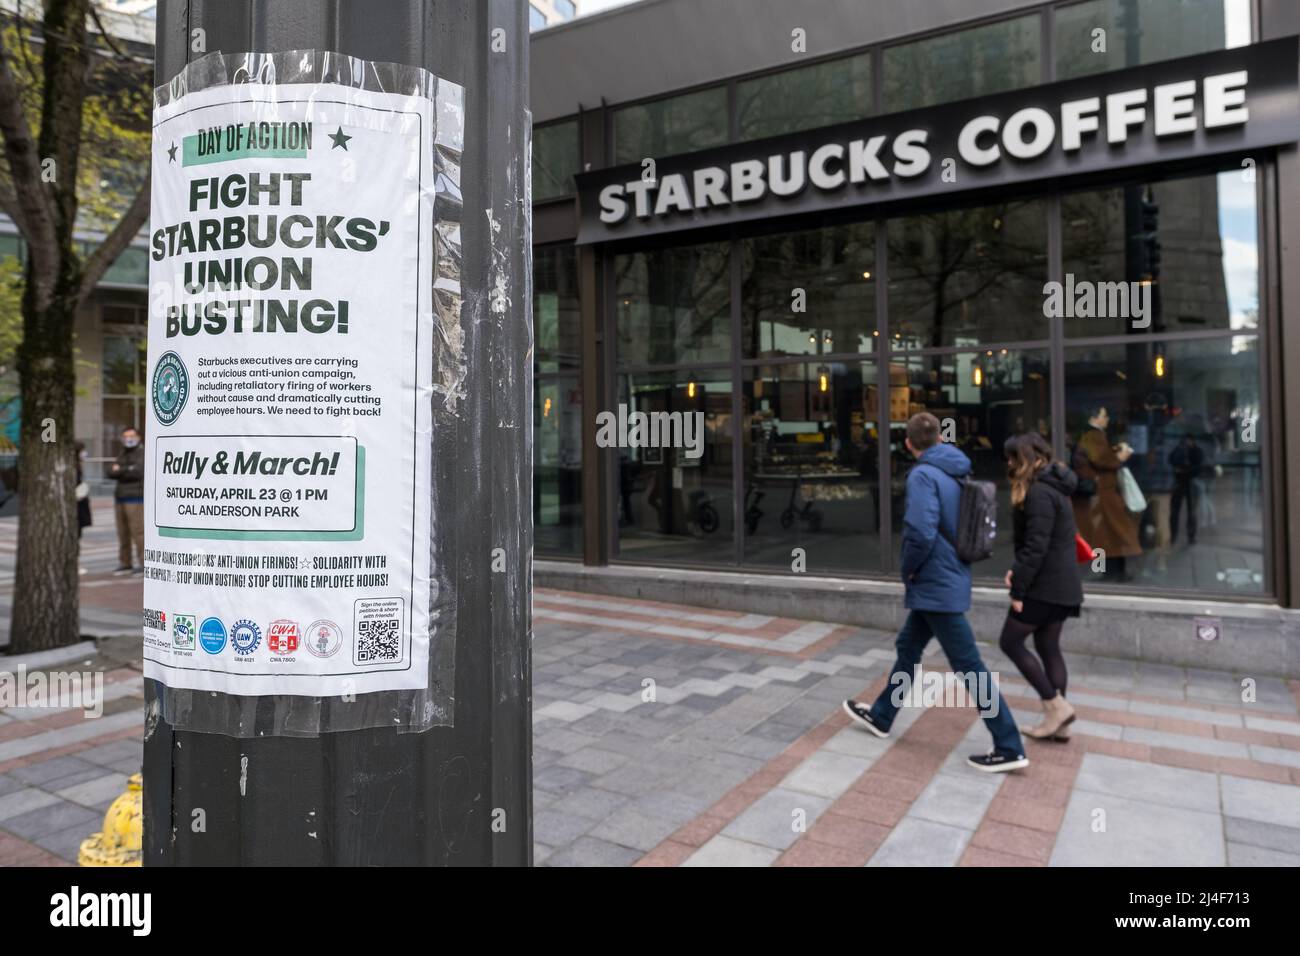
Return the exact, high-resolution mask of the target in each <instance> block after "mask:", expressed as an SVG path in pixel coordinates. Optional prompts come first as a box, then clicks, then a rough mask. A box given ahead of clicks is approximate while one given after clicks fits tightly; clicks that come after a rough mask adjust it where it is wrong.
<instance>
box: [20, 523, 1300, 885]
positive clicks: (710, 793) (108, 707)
mask: <svg viewBox="0 0 1300 956" xmlns="http://www.w3.org/2000/svg"><path fill="white" fill-rule="evenodd" d="M13 539H14V524H13V519H0V616H2V617H3V619H4V621H5V622H6V624H7V620H8V604H9V601H10V599H11V594H12V587H13V560H14V554H13V551H14V544H13ZM82 563H83V564H84V565H85V566H86V567H87V571H88V573H87V574H86V575H85V576H84V577H83V578H82V602H83V622H84V624H83V629H84V630H85V632H86V633H88V634H95V635H101V636H103V635H118V636H109V637H106V638H104V639H102V640H100V641H99V644H98V646H97V647H96V648H95V650H94V653H93V654H89V655H87V656H85V657H84V658H82V659H79V660H76V661H72V662H69V663H66V664H61V665H59V666H60V667H61V668H63V669H83V668H93V669H96V670H101V671H103V672H104V674H105V687H106V694H105V701H106V702H105V705H104V714H103V716H102V717H99V718H97V719H86V718H84V717H83V716H82V714H81V712H80V711H75V710H60V709H51V708H31V709H27V710H22V709H19V708H9V709H7V710H4V711H0V864H10V865H14V864H17V865H62V864H65V863H67V862H69V861H72V860H75V858H76V852H77V847H78V846H79V844H80V842H81V840H82V839H84V838H85V837H86V836H88V835H89V834H90V833H91V832H93V831H94V830H96V829H98V828H99V826H100V822H101V821H102V818H103V812H104V810H105V809H106V807H107V806H108V804H109V803H110V802H111V801H112V799H113V798H114V797H116V796H117V795H118V794H119V793H121V792H122V790H123V789H124V787H125V780H126V776H127V775H128V774H130V773H132V772H134V771H136V770H138V769H139V764H140V736H141V725H142V713H141V710H142V700H143V690H142V678H141V673H140V661H139V638H138V627H139V616H138V611H135V610H134V609H135V608H138V607H139V602H140V587H141V583H140V579H139V578H119V577H114V576H112V574H111V573H110V572H111V570H112V568H113V567H114V566H115V564H116V546H115V544H114V541H113V532H112V524H111V512H108V511H105V510H97V512H96V525H95V526H94V527H93V528H92V529H90V530H89V531H88V534H87V537H86V540H85V543H84V548H83V562H82ZM806 617H807V618H815V617H816V613H815V608H808V609H807V612H806ZM1066 633H1067V636H1066V643H1067V647H1068V628H1067V632H1066ZM982 636H988V635H982ZM0 641H3V638H0ZM982 650H983V652H984V655H985V659H986V660H987V662H988V663H989V666H990V667H991V668H992V669H994V670H995V671H998V672H1000V674H1001V686H1002V689H1003V692H1004V694H1005V695H1006V699H1007V701H1008V703H1009V704H1010V706H1011V707H1012V708H1013V709H1014V710H1015V711H1016V713H1017V714H1018V715H1020V716H1021V717H1022V719H1032V720H1036V712H1037V711H1038V705H1037V703H1036V701H1035V700H1034V699H1033V695H1032V694H1031V693H1030V692H1029V690H1028V688H1027V686H1026V685H1025V683H1024V681H1023V680H1021V679H1020V677H1019V675H1018V674H1016V673H1015V670H1014V668H1012V667H1011V666H1010V664H1009V662H1008V661H1006V660H1005V659H1004V658H1003V657H1002V656H1001V654H1000V653H999V652H998V651H997V650H996V647H994V646H990V645H984V646H983V647H982ZM891 660H892V635H891V634H888V633H885V632H882V631H877V630H870V629H866V628H850V627H843V626H838V625H833V624H827V623H822V622H818V621H816V620H810V619H803V618H800V619H786V618H772V617H766V616H761V615H755V614H741V613H733V612H725V611H712V610H705V609H700V608H692V607H682V606H675V605H667V604H660V603H654V602H646V601H636V600H629V599H626V598H610V597H602V596H599V595H593V594H574V593H567V592H558V591H549V590H538V591H537V592H536V593H535V596H534V640H533V695H534V697H533V701H534V748H533V781H534V839H535V855H534V859H535V862H536V863H537V864H539V865H549V866H590V865H617V866H624V865H628V866H630V865H637V866H665V865H666V866H678V865H684V866H707V865H740V866H773V865H775V866H808V865H839V866H863V865H866V866H918V865H931V866H933V865H942V866H947V865H957V866H987V865H994V866H997V865H1012V866H1126V865H1138V864H1145V865H1173V866H1178V865H1186V866H1225V865H1227V866H1256V865H1283V866H1295V865H1300V790H1298V789H1297V787H1300V710H1298V708H1297V696H1298V694H1300V685H1297V684H1296V683H1295V682H1292V683H1288V682H1286V681H1282V680H1278V679H1273V678H1266V677H1259V676H1257V675H1249V674H1227V673H1219V672H1208V671H1191V670H1187V669H1184V668H1176V667H1166V666H1161V665H1155V664H1143V663H1132V662H1127V661H1116V660H1110V659H1101V658H1088V657H1078V656H1076V657H1071V658H1070V659H1069V660H1070V666H1071V681H1072V683H1071V689H1070V698H1071V700H1072V701H1073V702H1074V705H1075V707H1076V708H1077V710H1078V712H1079V719H1078V720H1077V721H1076V722H1075V724H1074V725H1073V729H1074V734H1073V738H1072V739H1071V740H1070V742H1069V743H1054V742H1049V743H1039V742H1037V741H1033V740H1028V741H1027V742H1026V746H1027V747H1028V748H1029V750H1028V753H1029V757H1030V760H1031V766H1030V767H1029V768H1028V769H1027V770H1025V771H1022V772H1017V773H1013V774H1008V775H1003V776H990V775H985V774H980V773H978V772H976V771H974V770H972V769H970V768H969V767H967V766H966V764H965V762H964V761H965V757H966V756H967V755H968V754H971V753H975V752H982V751H983V750H986V749H987V748H988V735H987V734H986V733H985V731H984V729H983V727H982V726H981V724H980V722H979V720H978V719H977V717H976V714H975V711H974V710H973V709H971V708H969V707H931V708H907V709H905V710H904V711H903V712H902V713H901V714H900V716H899V719H898V721H897V723H896V724H895V726H894V731H893V733H892V734H891V736H890V738H889V739H886V740H879V739H877V738H875V737H872V736H871V735H869V734H866V733H864V732H863V731H861V730H859V729H857V728H856V727H852V726H850V725H849V722H848V718H847V717H846V716H845V714H844V713H843V711H842V710H841V709H840V702H841V701H842V700H843V698H845V697H846V696H864V695H871V694H873V693H875V692H876V691H878V690H879V688H881V687H882V686H883V683H884V679H885V675H886V673H887V671H888V668H889V664H890V662H891ZM83 662H84V663H83ZM926 664H927V666H930V667H932V668H935V669H941V668H942V666H943V660H942V657H941V656H935V655H933V654H932V655H931V656H930V657H928V658H927V660H926ZM5 666H7V665H5ZM1246 679H1251V680H1253V693H1254V700H1253V701H1252V702H1249V703H1248V702H1245V701H1243V680H1246Z"/></svg>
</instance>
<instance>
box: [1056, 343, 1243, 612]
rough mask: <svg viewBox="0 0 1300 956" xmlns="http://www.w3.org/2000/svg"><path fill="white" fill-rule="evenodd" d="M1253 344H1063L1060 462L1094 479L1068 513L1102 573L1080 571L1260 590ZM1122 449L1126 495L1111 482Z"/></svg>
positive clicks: (1138, 580) (1120, 579) (1204, 588)
mask: <svg viewBox="0 0 1300 956" xmlns="http://www.w3.org/2000/svg"><path fill="white" fill-rule="evenodd" d="M1258 348H1259V340H1258V339H1257V338H1256V337H1254V336H1250V335H1235V336H1225V337H1223V338H1218V339H1198V340H1191V341H1188V340H1182V341H1171V342H1159V341H1152V340H1146V341H1141V342H1134V343H1132V344H1126V345H1107V346H1096V347H1080V348H1071V349H1067V350H1066V359H1065V385H1066V396H1067V399H1066V403H1067V407H1066V424H1067V427H1068V431H1069V444H1070V447H1071V449H1072V451H1071V459H1072V461H1073V462H1074V463H1075V464H1076V466H1079V467H1080V468H1081V469H1083V470H1084V473H1085V474H1088V473H1089V471H1088V469H1093V468H1094V465H1095V469H1094V470H1095V473H1096V474H1097V475H1098V476H1099V477H1097V493H1096V494H1095V495H1093V496H1091V497H1089V498H1084V499H1076V500H1075V502H1074V507H1075V514H1076V516H1077V518H1078V521H1079V524H1080V531H1081V532H1082V534H1083V535H1084V537H1085V538H1087V539H1088V541H1089V543H1090V544H1092V545H1093V546H1094V547H1098V548H1101V549H1103V550H1104V551H1105V552H1106V562H1105V569H1104V571H1102V572H1100V573H1094V572H1092V571H1091V569H1090V568H1088V567H1087V566H1085V573H1087V574H1089V575H1094V576H1095V578H1098V579H1101V578H1104V579H1106V580H1109V581H1112V582H1116V583H1127V584H1133V585H1137V586H1141V587H1147V588H1159V587H1174V588H1184V589H1189V590H1195V591H1197V592H1198V593H1209V592H1226V593H1241V594H1258V593H1260V592H1261V591H1263V589H1264V584H1265V582H1264V554H1263V551H1264V548H1263V542H1264V524H1263V514H1264V511H1263V475H1262V470H1261V463H1260V442H1261V441H1262V437H1261V431H1260V428H1259V419H1260V415H1261V407H1260V385H1259V352H1258ZM1100 409H1105V416H1104V417H1099V415H1098V412H1099V410H1100ZM1101 425H1104V428H1101V430H1100V432H1099V427H1100V426H1101ZM1121 446H1127V447H1128V448H1131V449H1132V451H1131V455H1130V457H1128V459H1127V460H1126V462H1125V463H1124V464H1125V466H1126V467H1127V468H1128V470H1129V472H1130V473H1131V474H1132V476H1133V478H1134V479H1135V480H1136V485H1137V488H1138V489H1139V490H1140V492H1141V494H1140V495H1139V496H1137V497H1132V496H1130V497H1128V498H1126V497H1125V496H1124V494H1122V489H1121V488H1120V485H1119V481H1120V480H1119V479H1118V478H1117V477H1115V476H1116V474H1117V472H1116V471H1115V468H1116V466H1117V465H1118V464H1119V461H1118V457H1117V456H1116V455H1114V454H1113V452H1112V449H1114V448H1117V447H1121Z"/></svg>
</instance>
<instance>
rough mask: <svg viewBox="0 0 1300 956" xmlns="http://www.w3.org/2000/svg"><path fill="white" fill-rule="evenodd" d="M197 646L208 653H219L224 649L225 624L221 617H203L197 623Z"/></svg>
mask: <svg viewBox="0 0 1300 956" xmlns="http://www.w3.org/2000/svg"><path fill="white" fill-rule="evenodd" d="M199 646H200V647H202V648H203V649H204V650H205V651H207V652H208V653H209V654H220V653H221V652H222V651H224V650H225V649H226V625H224V624H222V623H221V618H218V617H205V618H204V619H203V623H202V624H200V625H199Z"/></svg>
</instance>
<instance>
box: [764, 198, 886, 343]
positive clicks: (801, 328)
mask: <svg viewBox="0 0 1300 956" xmlns="http://www.w3.org/2000/svg"><path fill="white" fill-rule="evenodd" d="M875 234H876V228H875V224H874V223H870V222H866V223H857V224H854V225H849V226H834V227H828V228H824V229H813V230H809V231H807V232H794V233H782V234H780V235H775V236H763V237H759V238H755V239H747V240H744V241H743V242H741V243H740V247H739V249H740V261H741V269H742V275H743V276H744V278H743V280H742V285H741V300H740V310H741V329H742V330H743V335H744V344H743V349H744V354H745V357H746V358H768V357H774V356H780V355H824V354H829V353H834V352H871V351H873V350H874V349H875V342H876V340H875V333H876V283H875V280H874V270H875V267H876V264H875ZM792 277H797V280H796V279H793V278H792Z"/></svg>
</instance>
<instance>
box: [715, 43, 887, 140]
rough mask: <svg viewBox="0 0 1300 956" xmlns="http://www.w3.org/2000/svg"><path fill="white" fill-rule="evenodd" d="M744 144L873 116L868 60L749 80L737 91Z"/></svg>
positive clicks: (832, 63) (837, 62)
mask: <svg viewBox="0 0 1300 956" xmlns="http://www.w3.org/2000/svg"><path fill="white" fill-rule="evenodd" d="M736 112H737V114H738V116H739V120H740V137H741V139H758V138H759V137H763V136H777V135H779V134H781V133H792V132H796V131H798V130H803V129H815V128H816V127H818V126H830V125H833V124H835V123H846V122H849V121H850V120H855V119H860V118H862V117H864V116H869V115H870V114H871V57H870V56H869V55H868V54H862V55H861V56H851V57H845V58H844V59H840V60H831V61H830V62H827V63H817V64H814V65H813V66H809V67H804V68H803V69H798V70H785V71H784V72H781V73H773V74H771V75H769V76H760V77H756V78H755V79H752V80H746V81H745V82H743V83H740V84H738V85H737V87H736Z"/></svg>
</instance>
